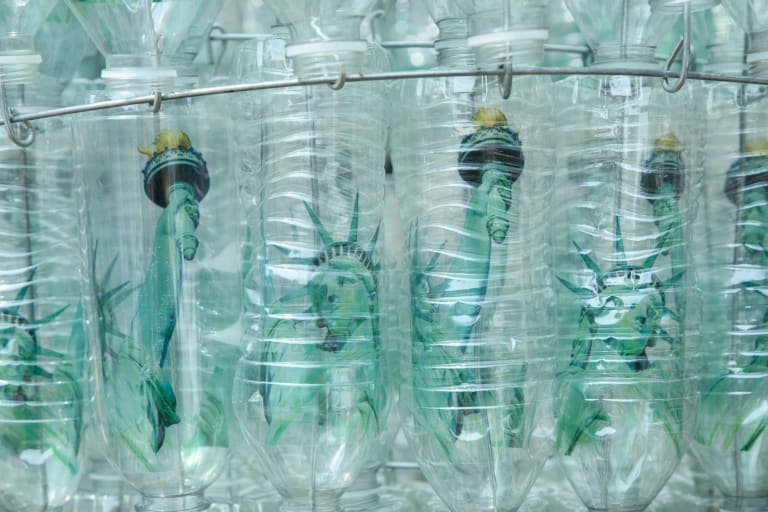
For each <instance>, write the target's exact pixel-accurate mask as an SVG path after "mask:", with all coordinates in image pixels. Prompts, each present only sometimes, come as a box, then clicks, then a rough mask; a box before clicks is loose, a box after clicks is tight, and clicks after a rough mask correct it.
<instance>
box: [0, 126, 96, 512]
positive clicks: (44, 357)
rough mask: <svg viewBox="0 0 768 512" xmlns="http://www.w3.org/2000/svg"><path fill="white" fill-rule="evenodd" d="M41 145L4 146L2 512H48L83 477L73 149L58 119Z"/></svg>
mask: <svg viewBox="0 0 768 512" xmlns="http://www.w3.org/2000/svg"><path fill="white" fill-rule="evenodd" d="M36 127H37V129H38V130H39V132H38V136H39V137H40V138H39V140H38V142H37V143H36V144H35V145H34V146H33V147H32V148H30V149H21V148H19V147H17V146H16V145H14V144H13V143H12V142H11V141H9V140H8V139H6V138H4V137H2V138H0V183H2V185H0V211H1V212H2V214H0V231H2V233H3V235H2V238H1V239H0V255H1V256H0V275H1V276H2V277H0V475H2V478H0V510H3V511H16V510H25V511H26V510H29V511H45V510H53V509H56V508H57V507H60V506H62V505H63V504H64V503H65V502H66V501H67V500H68V499H69V498H71V496H72V495H73V494H74V492H75V489H76V488H77V483H78V479H79V476H80V474H81V472H82V470H83V467H82V459H83V457H82V452H83V449H82V448H83V442H82V435H83V425H84V422H85V421H86V414H85V413H84V410H85V409H86V399H85V398H84V397H85V396H86V394H87V392H88V385H87V382H86V378H87V377H86V374H87V372H86V371H85V370H84V369H85V368H86V367H87V366H88V365H89V363H88V361H87V357H88V356H87V352H86V351H85V343H86V341H85V335H84V332H83V328H82V323H81V320H82V309H81V307H80V273H79V271H78V267H77V264H76V263H75V262H76V261H77V259H78V254H79V247H78V243H77V202H76V198H75V195H74V190H75V187H74V172H73V167H72V148H71V144H70V139H69V131H68V127H67V126H66V125H65V124H64V122H63V120H61V119H49V120H46V121H42V122H38V123H36Z"/></svg>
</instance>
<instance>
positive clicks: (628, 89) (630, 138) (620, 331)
mask: <svg viewBox="0 0 768 512" xmlns="http://www.w3.org/2000/svg"><path fill="white" fill-rule="evenodd" d="M560 93H561V94H560V98H561V100H562V105H563V111H562V119H564V120H565V122H564V123H563V124H562V125H561V126H560V127H559V137H558V138H559V144H560V145H559V150H558V156H559V161H558V170H559V173H558V180H557V181H556V186H555V197H556V199H555V204H556V205H557V206H556V209H555V212H554V215H555V217H556V224H555V226H556V227H555V230H554V235H553V244H554V251H555V273H556V277H557V280H558V281H559V283H558V284H557V288H556V290H557V294H556V295H557V298H558V300H557V303H558V313H559V319H558V343H557V345H556V346H557V357H558V364H557V375H556V378H555V407H554V409H555V433H556V450H557V453H558V455H559V459H560V462H561V464H562V465H563V468H564V469H565V473H566V475H567V477H568V478H569V480H570V481H571V483H572V484H573V487H574V489H575V490H576V492H577V494H578V495H579V497H580V498H581V499H582V501H583V502H584V503H585V504H586V505H587V506H588V507H589V508H590V509H594V510H643V509H644V508H645V507H646V506H647V505H648V504H649V503H650V502H651V500H652V499H653V498H654V497H655V496H656V494H657V493H658V492H659V491H660V490H661V488H662V486H663V485H664V483H665V482H666V481H667V479H668V478H669V476H670V475H671V474H672V472H673V470H674V469H675V467H676V466H677V464H678V462H679V461H680V458H681V457H682V454H683V452H684V450H685V446H686V441H687V434H688V433H689V430H690V424H689V422H690V421H691V420H692V419H693V415H692V412H693V410H692V409H693V406H694V405H695V400H693V399H692V396H693V393H692V392H691V386H690V385H689V383H688V382H687V381H686V352H685V346H686V342H687V341H690V340H694V339H695V337H696V334H697V332H698V321H699V319H700V315H699V299H698V295H697V293H695V286H696V279H695V272H694V269H693V268H692V254H691V252H692V251H691V249H690V243H691V242H690V240H691V236H692V232H693V230H692V223H693V220H694V217H695V213H696V205H697V199H698V193H699V189H700V182H701V171H702V168H701V166H702V163H701V156H700V151H699V150H700V147H701V144H700V141H699V139H698V137H699V134H698V132H697V130H699V124H698V123H697V122H696V120H695V114H693V112H695V111H694V109H693V101H692V100H693V99H694V98H695V97H696V96H695V95H696V94H697V89H696V88H695V87H694V86H691V87H688V88H686V89H685V90H683V91H681V92H680V93H679V94H675V95H673V94H668V93H666V92H664V91H663V90H662V89H661V87H660V85H659V84H658V82H656V81H651V80H648V79H643V78H635V77H626V76H612V77H606V78H604V79H596V78H578V77H572V78H570V79H568V80H565V81H563V82H562V84H561V85H560Z"/></svg>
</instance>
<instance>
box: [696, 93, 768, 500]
mask: <svg viewBox="0 0 768 512" xmlns="http://www.w3.org/2000/svg"><path fill="white" fill-rule="evenodd" d="M705 90H706V93H707V94H706V103H705V106H706V111H707V116H708V119H707V130H706V135H707V138H706V148H707V159H706V173H707V174H706V178H707V179H706V180H705V182H704V183H705V186H704V190H703V201H702V208H701V210H702V211H701V220H700V223H699V224H700V225H701V226H702V227H701V230H700V231H701V238H702V249H703V250H702V252H701V257H700V258H699V261H697V264H698V265H699V269H700V270H699V273H700V275H701V276H702V278H703V280H702V288H703V290H704V311H705V317H704V322H703V323H702V331H703V332H702V343H701V349H700V354H699V359H700V365H699V369H698V374H699V375H698V377H699V392H700V395H701V405H700V412H699V421H698V427H697V429H696V432H695V435H694V436H693V444H692V447H693V450H694V453H695V454H696V455H697V456H698V458H699V459H700V460H701V462H702V466H703V467H704V469H705V470H706V471H707V472H708V474H709V475H710V476H711V477H712V479H713V481H714V483H715V484H716V486H717V487H718V488H719V489H720V491H721V492H722V493H723V495H724V496H726V498H727V499H729V500H731V501H733V503H731V505H736V509H738V510H760V509H762V508H764V507H765V506H766V505H767V504H768V463H766V452H767V451H768V438H766V427H767V426H768V412H767V411H766V403H767V402H766V400H768V345H766V344H765V336H766V333H768V331H766V328H767V327H766V313H767V312H768V299H766V290H767V289H766V276H768V274H766V271H767V270H768V267H767V266H766V265H767V264H768V261H766V259H765V251H764V250H763V246H764V238H765V237H764V236H763V234H762V233H764V232H765V230H766V224H765V216H764V215H763V212H764V211H765V205H766V186H767V185H768V175H766V174H765V170H767V169H768V143H767V142H766V135H765V123H766V121H768V116H767V115H766V105H767V102H768V99H766V96H765V92H764V91H763V90H762V88H760V87H757V86H752V85H744V86H741V85H727V84H711V85H707V86H706V87H705Z"/></svg>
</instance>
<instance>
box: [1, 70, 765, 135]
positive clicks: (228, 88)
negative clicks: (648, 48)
mask: <svg viewBox="0 0 768 512" xmlns="http://www.w3.org/2000/svg"><path fill="white" fill-rule="evenodd" d="M505 73H510V71H509V70H505V69H491V70H481V69H477V70H463V69H456V70H428V71H395V72H389V73H374V74H370V75H349V76H347V77H346V83H350V82H369V81H390V80H408V79H416V78H442V77H462V76H496V77H499V76H503V75H504V74H505ZM511 74H512V75H513V76H528V75H544V76H552V75H593V76H611V75H619V76H642V77H650V78H679V77H680V74H679V73H677V72H673V71H664V70H661V69H659V70H655V69H627V68H600V69H596V68H573V67H547V68H517V69H513V70H511ZM688 79H689V80H691V79H692V80H703V81H713V82H730V83H738V84H755V85H766V86H768V78H757V77H751V76H733V75H723V74H718V73H695V72H691V73H688ZM338 80H339V79H338V77H323V78H312V79H304V80H299V79H293V80H276V81H269V82H259V83H248V84H232V85H220V86H216V87H201V88H198V89H190V90H186V91H179V92H171V93H165V94H162V95H161V96H160V99H161V100H162V101H163V102H165V101H174V100H181V99H187V98H196V97H201V96H213V95H217V94H229V93H237V92H247V91H260V90H268V89H281V88H285V87H300V86H311V85H333V84H336V83H338ZM156 100H157V98H156V97H155V95H146V96H137V97H135V98H127V99H122V100H110V101H99V102H96V103H91V104H89V105H76V106H72V107H64V108H56V109H51V110H44V111H41V112H35V113H30V114H23V115H13V116H9V118H10V122H11V123H20V122H25V121H35V120H37V119H45V118H48V117H58V116H66V115H72V114H82V113H85V112H93V111H97V110H107V109H113V108H120V107H128V106H132V105H147V106H148V107H151V106H152V105H154V104H156ZM3 124H5V122H4V121H1V120H0V126H1V125H3Z"/></svg>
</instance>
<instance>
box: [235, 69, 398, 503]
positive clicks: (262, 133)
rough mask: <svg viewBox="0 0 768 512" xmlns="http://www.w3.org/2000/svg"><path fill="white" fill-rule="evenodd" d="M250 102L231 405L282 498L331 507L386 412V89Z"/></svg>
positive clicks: (280, 95)
mask: <svg viewBox="0 0 768 512" xmlns="http://www.w3.org/2000/svg"><path fill="white" fill-rule="evenodd" d="M305 64H307V67H305V69H308V68H310V67H312V63H311V62H306V63H305ZM247 98H249V99H248V100H246V101H244V103H243V105H242V107H241V109H240V110H241V112H242V114H243V115H242V118H241V121H240V126H241V127H242V130H239V137H240V138H239V140H238V146H239V176H240V179H241V195H242V199H243V201H244V202H245V204H246V207H247V210H248V221H249V229H250V234H251V237H252V240H253V241H252V246H253V251H254V254H253V257H252V258H251V261H252V266H251V268H250V269H249V270H248V278H247V283H248V284H247V287H248V304H247V308H248V309H249V312H250V315H249V320H250V323H249V325H247V326H246V333H247V334H246V336H245V338H244V349H245V352H246V355H245V357H244V358H243V359H242V361H241V363H240V367H239V372H238V376H237V378H236V383H235V403H236V405H235V407H236V410H237V412H238V414H239V415H240V422H241V427H242V429H243V430H244V432H245V434H246V437H247V438H248V439H249V440H250V441H251V444H252V445H253V446H254V447H255V449H256V450H257V452H258V454H259V456H260V457H261V459H262V460H263V462H264V464H265V465H266V467H269V468H270V471H269V474H268V476H269V477H270V479H271V481H272V483H273V484H274V485H275V487H276V488H277V489H278V491H279V492H280V493H281V494H283V496H284V497H285V498H286V500H287V505H286V507H288V508H290V507H291V506H296V507H299V508H300V507H305V508H306V507H310V508H318V509H323V507H327V508H330V509H333V508H334V507H336V506H337V499H338V497H339V496H340V495H341V493H342V492H343V491H344V489H346V488H347V487H349V486H350V485H351V484H352V482H353V481H354V479H355V477H356V476H357V475H358V474H359V473H360V471H362V469H363V467H364V466H365V465H366V461H367V457H368V454H369V452H370V451H371V450H372V449H373V448H374V446H375V445H376V443H377V440H378V438H379V435H380V431H382V430H383V429H384V428H385V425H386V421H387V415H386V408H387V403H388V397H387V396H386V393H385V391H384V386H383V379H385V378H386V372H385V370H384V368H385V365H384V364H383V360H382V358H383V350H382V342H381V334H382V332H381V318H380V312H381V300H382V299H381V296H380V295H381V294H380V289H381V286H382V283H381V279H382V277H381V270H380V267H381V263H380V262H381V257H380V253H381V247H382V243H383V242H382V238H381V237H380V233H381V230H382V221H383V218H382V215H383V199H384V141H385V124H384V112H383V109H384V97H383V91H382V89H381V86H380V85H379V84H348V85H347V86H345V87H344V88H343V89H342V90H340V91H334V90H332V89H330V88H328V87H325V86H320V87H308V88H286V89H281V90H279V91H269V92H266V93H261V94H255V95H253V96H250V97H247Z"/></svg>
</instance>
